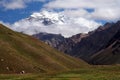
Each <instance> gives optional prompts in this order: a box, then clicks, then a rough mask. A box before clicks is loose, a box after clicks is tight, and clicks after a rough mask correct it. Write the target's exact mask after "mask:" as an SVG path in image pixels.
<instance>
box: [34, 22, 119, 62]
mask: <svg viewBox="0 0 120 80" xmlns="http://www.w3.org/2000/svg"><path fill="white" fill-rule="evenodd" d="M119 30H120V21H118V22H117V23H106V24H105V25H103V26H100V27H99V28H97V29H96V30H94V31H91V32H89V33H88V34H77V35H74V36H72V37H70V38H64V37H62V36H61V35H54V34H52V35H51V38H49V37H48V38H47V39H46V38H44V39H43V37H47V36H48V35H50V34H46V35H43V34H36V35H34V37H37V38H38V39H40V40H42V41H44V42H49V44H50V45H52V47H54V48H56V49H58V50H59V51H62V52H64V53H67V54H69V55H71V56H74V57H79V58H81V59H83V60H85V61H87V62H90V61H91V57H92V56H94V55H96V54H97V53H98V52H99V51H101V50H102V49H104V48H105V47H106V46H107V45H108V42H109V41H110V40H111V39H112V38H113V36H115V35H116V33H117V32H118V31H119ZM61 37H62V38H61Z"/></svg>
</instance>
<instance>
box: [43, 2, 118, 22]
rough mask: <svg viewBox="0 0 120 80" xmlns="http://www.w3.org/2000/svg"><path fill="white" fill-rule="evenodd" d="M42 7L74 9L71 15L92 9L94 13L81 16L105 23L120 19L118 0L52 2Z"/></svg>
mask: <svg viewBox="0 0 120 80" xmlns="http://www.w3.org/2000/svg"><path fill="white" fill-rule="evenodd" d="M44 7H46V8H47V9H65V10H68V9H69V10H72V9H75V10H74V12H73V10H72V12H73V13H75V12H77V13H78V12H80V11H79V9H83V10H85V9H93V10H95V11H93V12H92V13H89V14H86V15H83V16H84V17H86V18H92V19H95V20H96V19H99V20H107V21H114V20H119V19H120V15H119V14H120V0H53V1H51V2H49V3H48V4H45V5H44ZM72 12H70V14H71V13H72ZM79 15H81V13H80V14H79Z"/></svg>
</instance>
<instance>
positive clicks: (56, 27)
mask: <svg viewBox="0 0 120 80" xmlns="http://www.w3.org/2000/svg"><path fill="white" fill-rule="evenodd" d="M43 12H44V11H43ZM43 12H38V13H37V12H36V13H33V14H32V15H31V16H32V17H34V18H37V19H29V18H26V19H23V20H20V21H18V22H15V23H14V24H13V25H11V27H10V28H11V29H13V30H15V31H18V32H23V33H26V34H29V35H33V34H36V33H40V32H47V33H53V34H62V35H63V36H64V37H70V36H72V35H75V34H78V33H87V32H89V31H92V30H94V29H96V28H97V27H99V26H100V25H101V24H100V23H97V22H95V21H93V20H88V19H85V18H83V17H80V16H79V17H74V16H71V15H74V14H75V15H76V14H78V13H77V12H75V13H74V14H70V15H67V14H65V12H64V13H63V12H59V13H56V12H47V11H45V12H44V13H43ZM80 12H84V11H82V10H80ZM84 13H85V14H86V12H84ZM40 14H44V17H47V18H48V17H50V18H51V17H52V18H51V19H55V20H58V19H59V17H60V15H61V16H63V15H64V19H63V20H64V23H63V24H60V22H56V23H54V24H52V25H44V24H43V23H42V21H41V19H42V18H41V19H40V20H39V18H38V17H41V15H40ZM57 14H59V15H57ZM49 15H50V16H49ZM81 15H83V14H81ZM53 21H54V20H53Z"/></svg>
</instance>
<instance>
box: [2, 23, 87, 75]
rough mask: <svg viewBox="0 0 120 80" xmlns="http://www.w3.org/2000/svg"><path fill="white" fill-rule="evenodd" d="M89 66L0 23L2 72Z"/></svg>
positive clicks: (55, 70) (27, 71)
mask: <svg viewBox="0 0 120 80" xmlns="http://www.w3.org/2000/svg"><path fill="white" fill-rule="evenodd" d="M85 66H88V64H86V63H85V62H83V61H82V60H80V59H75V58H73V57H70V56H68V55H66V54H63V53H60V52H59V51H57V50H55V49H53V48H51V47H49V46H48V45H46V44H44V43H43V42H41V41H39V40H37V39H35V38H33V37H31V36H28V35H25V34H22V33H18V32H14V31H12V30H10V29H8V28H7V27H5V26H3V25H2V24H0V73H2V74H3V73H18V74H19V73H51V72H60V71H67V70H71V69H72V70H73V69H77V68H81V67H85Z"/></svg>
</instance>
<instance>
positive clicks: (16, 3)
mask: <svg viewBox="0 0 120 80" xmlns="http://www.w3.org/2000/svg"><path fill="white" fill-rule="evenodd" d="M36 1H37V2H45V1H48V0H1V1H0V6H2V7H4V8H5V9H6V10H15V9H22V8H25V7H26V6H27V3H30V2H36Z"/></svg>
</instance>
